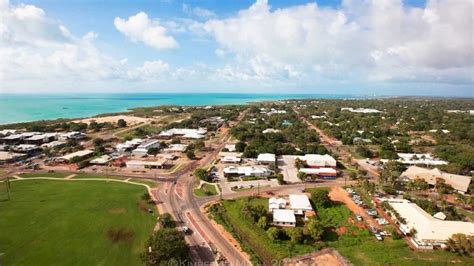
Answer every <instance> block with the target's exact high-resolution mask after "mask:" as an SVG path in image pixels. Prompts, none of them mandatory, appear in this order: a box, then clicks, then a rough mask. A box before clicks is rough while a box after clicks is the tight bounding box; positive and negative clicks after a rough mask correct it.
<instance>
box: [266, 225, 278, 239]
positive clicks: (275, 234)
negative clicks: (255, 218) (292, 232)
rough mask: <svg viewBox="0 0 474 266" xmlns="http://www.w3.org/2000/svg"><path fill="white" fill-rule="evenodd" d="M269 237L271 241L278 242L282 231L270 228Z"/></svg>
mask: <svg viewBox="0 0 474 266" xmlns="http://www.w3.org/2000/svg"><path fill="white" fill-rule="evenodd" d="M267 236H268V238H270V239H271V240H277V239H278V237H279V236H280V230H279V229H278V228H276V227H270V228H268V230H267Z"/></svg>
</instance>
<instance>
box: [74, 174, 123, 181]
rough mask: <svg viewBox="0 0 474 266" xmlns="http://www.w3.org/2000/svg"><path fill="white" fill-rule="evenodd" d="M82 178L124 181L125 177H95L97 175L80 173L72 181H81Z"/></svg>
mask: <svg viewBox="0 0 474 266" xmlns="http://www.w3.org/2000/svg"><path fill="white" fill-rule="evenodd" d="M83 178H103V179H116V180H125V179H127V178H126V177H120V176H106V175H97V174H88V173H81V174H76V175H75V176H74V177H73V179H83Z"/></svg>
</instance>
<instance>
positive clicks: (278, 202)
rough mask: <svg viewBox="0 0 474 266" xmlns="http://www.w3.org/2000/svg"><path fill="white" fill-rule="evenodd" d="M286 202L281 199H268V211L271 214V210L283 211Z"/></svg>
mask: <svg viewBox="0 0 474 266" xmlns="http://www.w3.org/2000/svg"><path fill="white" fill-rule="evenodd" d="M286 203H287V202H286V200H285V199H283V198H274V197H272V198H269V199H268V210H269V211H270V212H273V210H277V209H285V208H286Z"/></svg>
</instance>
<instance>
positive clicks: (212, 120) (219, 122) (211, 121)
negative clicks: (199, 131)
mask: <svg viewBox="0 0 474 266" xmlns="http://www.w3.org/2000/svg"><path fill="white" fill-rule="evenodd" d="M225 121H226V120H225V119H224V118H222V117H220V116H212V117H209V118H205V119H202V120H201V121H199V122H200V123H201V124H211V125H215V126H220V125H222V124H223V123H224V122H225Z"/></svg>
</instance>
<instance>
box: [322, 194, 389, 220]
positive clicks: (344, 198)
mask: <svg viewBox="0 0 474 266" xmlns="http://www.w3.org/2000/svg"><path fill="white" fill-rule="evenodd" d="M329 198H331V200H333V201H339V202H342V203H344V204H345V205H346V207H347V208H349V210H351V211H352V212H353V213H354V214H356V215H360V216H362V217H363V218H364V220H365V221H367V223H369V225H370V226H372V227H375V228H381V227H380V225H379V224H378V223H377V221H375V219H374V218H373V217H372V216H370V215H368V214H367V212H366V211H365V210H364V209H363V208H362V207H360V206H359V205H357V204H356V203H355V202H354V201H352V199H351V198H350V197H349V194H347V192H346V191H345V190H344V189H343V188H340V187H332V188H331V192H329Z"/></svg>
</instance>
